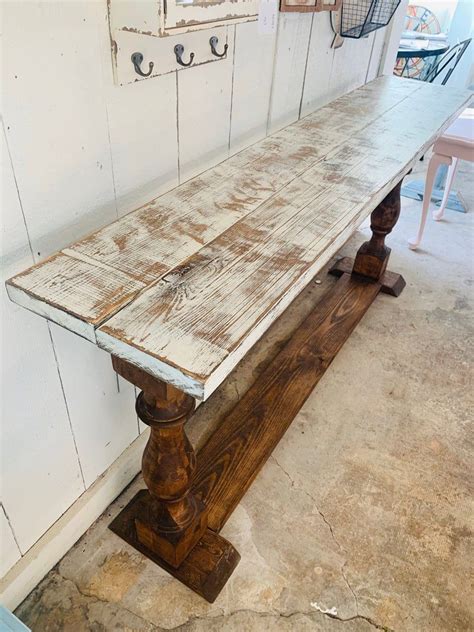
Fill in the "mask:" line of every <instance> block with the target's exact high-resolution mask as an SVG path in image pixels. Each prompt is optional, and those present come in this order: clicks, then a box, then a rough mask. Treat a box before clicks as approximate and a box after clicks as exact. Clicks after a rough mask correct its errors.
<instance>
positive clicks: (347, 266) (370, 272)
mask: <svg viewBox="0 0 474 632" xmlns="http://www.w3.org/2000/svg"><path fill="white" fill-rule="evenodd" d="M401 186H402V181H400V182H399V183H398V184H397V186H396V187H394V188H393V189H392V191H390V193H389V194H388V195H387V196H386V197H385V198H384V199H383V200H382V202H381V203H380V204H379V205H378V206H377V208H376V209H375V210H374V211H373V213H372V215H371V217H370V229H371V231H372V237H371V238H370V240H369V241H366V242H365V243H363V244H362V246H361V247H360V248H359V250H358V251H357V255H356V257H355V259H354V261H353V260H352V259H350V258H349V257H343V258H342V259H339V261H337V262H336V264H335V265H334V266H333V267H332V268H331V270H330V274H334V275H336V276H341V275H342V274H344V273H349V274H353V275H356V276H360V277H363V278H365V279H371V280H373V281H378V282H379V283H380V284H381V291H382V292H385V293H386V294H391V295H392V296H399V295H400V294H401V292H402V290H403V288H404V287H405V285H406V283H405V280H404V278H403V277H402V276H401V275H400V274H395V273H393V272H389V271H387V263H388V260H389V257H390V252H391V250H390V248H389V247H388V246H386V245H385V238H386V236H387V235H388V234H389V233H390V232H392V230H393V227H394V226H395V224H396V223H397V220H398V218H399V216H400V208H401V202H400V189H401Z"/></svg>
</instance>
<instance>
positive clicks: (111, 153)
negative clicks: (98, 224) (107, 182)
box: [105, 102, 119, 219]
mask: <svg viewBox="0 0 474 632" xmlns="http://www.w3.org/2000/svg"><path fill="white" fill-rule="evenodd" d="M105 120H106V122H107V141H108V143H109V154H110V170H111V172H112V187H113V189H114V203H115V215H116V216H117V219H118V218H119V212H118V202H117V187H116V185H115V168H114V156H113V152H112V139H111V135H110V123H109V108H108V107H107V102H105Z"/></svg>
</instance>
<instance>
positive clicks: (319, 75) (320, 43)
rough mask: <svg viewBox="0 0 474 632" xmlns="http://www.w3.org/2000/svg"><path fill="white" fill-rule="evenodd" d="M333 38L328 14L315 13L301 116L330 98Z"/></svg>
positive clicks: (327, 101)
mask: <svg viewBox="0 0 474 632" xmlns="http://www.w3.org/2000/svg"><path fill="white" fill-rule="evenodd" d="M333 38H334V33H333V31H332V28H331V23H330V21H329V14H328V13H316V14H315V15H314V19H313V26H312V29H311V39H310V42H309V51H308V61H307V64H306V77H305V81H304V92H303V98H302V101H301V112H300V116H301V117H303V116H306V115H307V114H309V113H310V112H313V111H314V110H316V109H318V108H320V107H322V106H323V105H326V103H329V101H330V100H331V98H330V96H329V80H330V78H331V70H332V63H333V58H334V49H332V48H331V42H332V40H333Z"/></svg>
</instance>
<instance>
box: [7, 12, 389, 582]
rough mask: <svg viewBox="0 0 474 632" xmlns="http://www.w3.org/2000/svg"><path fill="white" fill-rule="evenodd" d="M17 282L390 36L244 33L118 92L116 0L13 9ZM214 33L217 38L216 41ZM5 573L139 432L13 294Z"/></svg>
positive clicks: (116, 387) (279, 118)
mask: <svg viewBox="0 0 474 632" xmlns="http://www.w3.org/2000/svg"><path fill="white" fill-rule="evenodd" d="M2 9H3V55H4V63H3V94H4V98H3V107H2V119H3V130H2V167H3V187H2V215H3V218H2V220H3V245H2V255H3V261H2V274H3V277H4V278H3V279H2V291H4V290H3V287H4V286H3V281H4V280H5V278H7V277H9V276H11V275H13V274H15V273H17V272H20V271H21V270H22V269H24V268H25V267H27V266H29V265H31V264H32V263H33V262H37V261H39V260H41V259H43V258H44V257H46V256H48V255H49V254H51V253H52V252H54V251H55V250H57V249H59V248H62V247H64V246H66V245H67V244H68V243H69V242H70V241H72V240H76V239H78V238H80V237H81V236H83V235H84V234H85V233H87V232H89V231H91V230H93V229H96V228H97V227H99V226H101V225H104V224H106V223H108V222H110V221H111V220H114V219H115V218H116V217H118V216H120V215H123V214H124V213H125V212H128V211H130V210H132V209H133V208H136V207H137V206H138V205H139V204H141V203H143V202H145V201H146V200H148V199H150V198H151V197H152V196H155V195H156V194H158V193H160V192H163V191H166V190H168V189H170V188H171V187H174V186H176V185H177V184H178V183H179V182H182V181H184V180H186V179H188V178H190V177H192V176H193V175H195V174H197V173H199V172H201V171H203V170H204V169H206V168H208V167H209V166H211V165H213V164H215V163H217V162H219V161H221V160H222V159H224V158H226V157H227V156H228V155H230V154H232V153H233V152H235V151H238V150H240V149H242V148H243V147H245V146H247V145H249V144H250V143H252V142H255V141H256V140H258V139H260V138H262V137H263V136H265V134H267V133H271V132H273V131H275V130H277V129H279V128H281V127H282V126H284V125H288V124H289V123H292V122H293V121H295V120H297V119H298V117H299V116H302V115H305V114H307V113H309V112H311V111H312V110H314V109H316V108H317V107H320V106H322V105H323V104H325V103H327V102H328V101H330V100H331V99H334V98H335V97H337V96H339V95H340V94H343V93H345V92H347V91H349V90H351V89H354V88H356V87H358V86H359V85H361V84H363V83H364V82H366V81H367V80H370V79H372V78H374V77H375V75H376V74H377V71H378V65H379V64H378V62H379V60H380V56H381V51H382V46H383V43H384V36H385V34H384V32H383V31H378V32H376V33H375V34H372V35H370V36H369V37H368V38H366V39H361V40H358V41H355V40H348V41H346V42H345V44H344V46H343V47H342V48H341V49H339V50H336V51H334V50H332V49H331V48H330V43H331V39H332V32H331V30H330V27H329V17H328V14H327V13H321V14H292V13H289V14H280V16H279V24H278V32H277V33H276V34H274V35H259V34H258V28H257V24H256V23H255V22H250V23H244V24H237V25H236V26H234V27H232V29H231V30H230V32H231V35H232V37H231V41H230V47H229V51H230V54H229V55H228V58H227V60H226V61H224V62H219V63H213V64H207V65H203V66H200V67H197V68H194V69H190V70H186V71H181V72H179V73H178V74H170V75H166V76H161V77H157V78H154V79H151V80H147V81H142V82H139V83H136V84H134V85H127V86H124V87H117V86H115V85H114V84H113V81H112V68H111V61H110V49H109V39H108V30H107V22H106V6H105V0H103V1H102V0H97V1H94V2H35V3H33V2H8V3H3V7H2ZM204 33H206V32H204ZM2 310H3V311H2V315H3V319H2V320H3V324H2V329H3V343H2V349H3V350H2V353H3V363H2V421H3V429H2V450H3V454H2V460H1V468H2V471H1V478H2V505H3V506H2V511H1V512H0V518H1V521H2V542H3V546H4V547H5V549H6V551H7V553H6V554H4V555H2V563H3V566H2V568H1V575H4V574H5V573H6V572H7V571H8V569H9V568H10V567H11V566H12V565H14V564H15V562H17V561H18V560H19V559H20V557H21V556H22V555H24V554H25V553H26V552H27V551H28V550H29V549H30V547H31V546H32V545H33V544H34V543H35V542H36V541H37V540H38V539H39V538H40V537H41V536H42V534H44V533H45V532H46V531H47V530H48V528H49V527H50V526H51V525H52V524H53V523H54V522H55V521H56V520H57V519H58V518H59V517H60V516H61V515H62V514H63V513H64V512H65V511H66V510H67V509H68V508H69V507H70V506H71V505H72V504H73V503H74V502H75V501H76V500H77V499H78V498H79V497H80V496H81V494H83V493H84V491H85V490H86V489H87V488H89V487H90V485H91V484H92V483H94V481H95V480H96V479H97V478H98V477H99V476H101V474H103V473H104V472H105V471H106V470H107V468H108V467H109V466H110V465H111V464H112V463H113V462H114V461H115V460H116V459H117V457H119V455H120V454H121V453H122V452H123V451H124V450H125V449H126V448H127V446H129V445H130V443H131V442H132V441H133V440H134V439H135V438H136V437H137V436H138V434H139V433H140V426H139V425H138V423H137V418H136V416H135V413H134V391H133V387H132V386H131V385H130V384H128V383H126V382H124V381H122V380H121V379H118V378H117V376H116V375H115V373H113V371H112V367H111V363H110V358H109V357H108V355H107V354H106V353H104V352H103V351H101V350H99V349H97V348H95V347H94V346H93V345H91V344H89V343H88V342H86V341H84V340H82V339H80V338H78V337H75V336H74V335H73V334H71V333H69V332H67V331H65V330H63V329H61V328H59V327H57V326H55V325H50V324H48V323H47V322H46V321H44V320H42V319H41V318H38V317H37V316H34V315H32V314H30V313H28V312H26V311H25V310H22V309H20V308H19V307H16V306H15V305H13V304H12V303H10V302H9V301H8V299H7V298H6V296H5V293H4V296H3V306H2Z"/></svg>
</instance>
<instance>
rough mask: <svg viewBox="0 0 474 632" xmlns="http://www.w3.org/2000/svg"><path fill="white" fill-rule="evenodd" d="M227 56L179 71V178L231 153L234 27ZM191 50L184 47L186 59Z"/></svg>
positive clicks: (201, 170) (186, 178)
mask: <svg viewBox="0 0 474 632" xmlns="http://www.w3.org/2000/svg"><path fill="white" fill-rule="evenodd" d="M228 37H229V39H228V42H229V51H228V55H227V57H226V59H225V60H223V61H222V62H220V63H218V64H207V65H204V66H198V67H196V68H192V69H189V71H186V72H178V73H177V86H178V137H179V141H178V151H179V171H180V182H183V181H184V180H188V179H189V178H192V177H193V176H195V175H197V174H198V173H202V172H203V171H205V170H206V169H208V168H209V167H210V166H212V165H215V164H217V163H218V162H220V161H222V160H224V159H225V158H227V156H228V154H229V129H230V104H231V92H232V66H233V60H234V56H233V50H234V29H232V28H230V29H229V31H228ZM188 55H189V50H187V49H186V47H185V60H187V59H188V57H187V56H188Z"/></svg>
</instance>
